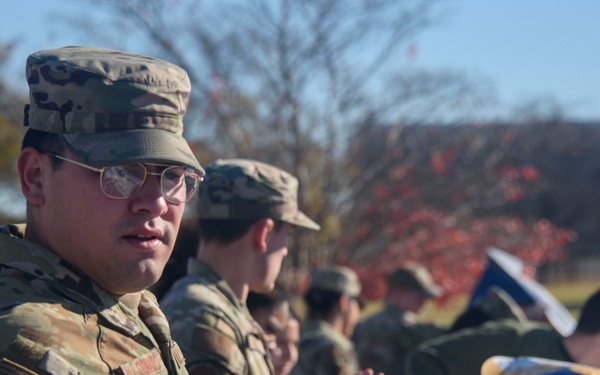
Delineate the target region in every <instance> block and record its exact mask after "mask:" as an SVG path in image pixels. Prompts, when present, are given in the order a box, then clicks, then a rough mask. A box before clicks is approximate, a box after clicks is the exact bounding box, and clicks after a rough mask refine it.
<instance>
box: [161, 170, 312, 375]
mask: <svg viewBox="0 0 600 375" xmlns="http://www.w3.org/2000/svg"><path fill="white" fill-rule="evenodd" d="M297 191H298V180H297V179H296V178H295V177H293V176H292V175H290V174H289V173H287V172H285V171H283V170H281V169H279V168H275V167H273V166H271V165H268V164H265V163H261V162H258V161H253V160H246V159H226V160H218V161H216V162H215V163H213V164H211V165H209V166H208V167H207V168H206V178H205V181H204V183H203V184H202V186H201V188H200V190H199V193H198V211H197V212H198V216H199V217H200V220H199V236H200V244H199V248H198V252H197V255H196V258H194V259H190V260H189V263H188V275H187V276H186V277H184V278H182V279H180V280H179V281H177V282H176V283H175V284H174V285H173V287H172V288H171V290H170V291H169V292H168V293H167V294H166V295H165V297H164V298H163V300H162V301H161V306H162V307H163V310H164V311H165V314H166V315H167V318H168V319H169V322H170V323H171V327H172V332H173V337H174V338H175V339H176V340H177V341H178V342H179V344H180V345H181V348H182V351H183V352H184V355H185V357H186V361H187V366H188V370H189V372H190V373H191V374H253V375H258V374H261V375H262V374H272V373H273V366H272V363H271V360H270V359H269V357H268V352H267V343H266V342H265V336H264V333H263V331H262V329H261V328H260V327H259V325H258V324H257V323H256V322H255V321H254V319H253V318H252V316H251V315H250V313H249V311H248V309H247V307H246V305H245V302H246V298H247V296H248V293H249V292H250V291H253V292H257V293H266V292H269V291H270V290H272V289H273V287H274V286H275V281H276V279H277V276H278V274H279V270H280V268H281V263H282V261H283V258H284V257H285V256H286V254H287V251H288V250H287V246H286V237H287V235H288V232H289V231H290V230H291V229H292V228H293V227H294V226H297V227H304V228H308V229H314V230H318V229H319V225H317V224H316V223H315V222H314V221H312V220H311V219H309V218H308V217H307V216H306V215H304V214H303V213H302V212H301V211H299V210H298V203H297Z"/></svg>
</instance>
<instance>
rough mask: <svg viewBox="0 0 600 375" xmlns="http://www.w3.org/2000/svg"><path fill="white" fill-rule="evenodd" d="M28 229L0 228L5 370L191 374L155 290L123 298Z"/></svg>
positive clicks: (0, 368)
mask: <svg viewBox="0 0 600 375" xmlns="http://www.w3.org/2000/svg"><path fill="white" fill-rule="evenodd" d="M24 230H25V226H14V225H4V226H1V227H0V373H2V374H61V375H62V374H69V375H71V374H85V375H88V374H92V375H93V374H123V375H134V374H136V375H137V374H139V375H142V374H144V375H148V374H173V375H174V374H187V371H186V369H185V361H184V359H183V355H182V354H181V351H180V350H179V348H178V347H177V345H176V344H175V343H174V342H173V341H172V340H171V339H170V334H169V329H168V323H167V320H166V319H165V316H164V315H163V314H162V313H161V311H160V309H159V307H158V304H157V303H156V299H155V298H154V295H152V294H151V293H149V292H142V293H140V294H137V295H127V296H124V297H123V298H119V299H117V298H116V297H115V296H113V295H111V294H109V293H107V292H106V291H104V290H102V289H101V288H100V287H98V286H97V285H96V284H94V283H93V282H92V281H91V280H90V279H89V278H88V277H86V276H85V275H84V274H82V273H81V272H80V271H79V270H77V269H76V268H75V267H73V266H72V265H70V264H69V263H67V262H65V261H64V260H63V259H61V258H59V257H58V256H57V255H56V254H54V253H53V252H51V251H49V250H48V249H46V248H43V247H41V246H39V245H36V244H34V243H32V242H29V241H27V240H24V239H22V237H23V234H24ZM130 297H132V298H131V299H132V300H133V301H136V303H137V301H139V304H133V306H129V307H128V305H132V303H128V304H126V303H125V302H126V301H129V300H130ZM130 307H131V308H130ZM136 308H137V312H136V311H135V309H136Z"/></svg>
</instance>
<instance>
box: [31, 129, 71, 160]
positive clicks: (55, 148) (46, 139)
mask: <svg viewBox="0 0 600 375" xmlns="http://www.w3.org/2000/svg"><path fill="white" fill-rule="evenodd" d="M27 147H33V148H35V149H36V150H38V151H39V152H49V153H51V154H55V155H62V154H63V153H64V152H65V145H64V144H63V143H62V142H61V141H60V138H59V136H58V134H55V133H48V132H43V131H40V130H35V129H28V130H27V132H26V133H25V136H24V137H23V143H21V150H24V149H25V148H27ZM61 163H62V160H60V159H58V158H52V166H53V167H54V168H56V167H58V166H59V165H60V164H61Z"/></svg>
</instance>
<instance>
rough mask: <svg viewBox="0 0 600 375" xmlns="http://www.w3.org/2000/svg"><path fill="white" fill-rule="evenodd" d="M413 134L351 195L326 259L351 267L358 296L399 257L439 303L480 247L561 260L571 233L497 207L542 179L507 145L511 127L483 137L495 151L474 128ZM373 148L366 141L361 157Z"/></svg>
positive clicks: (466, 288) (482, 252) (481, 254)
mask: <svg viewBox="0 0 600 375" xmlns="http://www.w3.org/2000/svg"><path fill="white" fill-rule="evenodd" d="M438 130H439V129H438ZM415 134H416V135H415ZM423 134H424V136H423V139H419V138H417V136H418V134H417V133H414V134H412V135H414V136H415V139H411V142H412V143H410V142H408V141H405V142H406V143H405V144H403V145H404V148H402V147H400V146H398V145H396V146H394V148H393V149H394V150H395V151H394V152H393V153H391V154H388V155H389V156H388V164H387V167H386V168H384V169H382V173H380V174H379V175H377V177H376V178H373V180H372V181H370V188H369V189H368V190H367V192H366V193H365V192H363V194H362V195H361V196H360V202H361V204H359V205H358V207H357V209H356V211H355V212H354V215H355V216H354V217H353V218H354V219H355V224H354V226H352V228H354V229H353V230H350V231H348V233H346V236H345V238H344V239H343V240H342V246H341V247H342V249H343V250H342V251H341V252H340V254H338V257H337V259H336V262H337V263H343V264H346V265H348V266H350V267H351V268H353V269H354V270H356V272H357V273H358V274H359V276H360V278H361V281H362V283H363V290H364V295H365V296H366V297H367V298H369V299H380V298H382V297H383V296H384V294H385V291H386V286H385V279H386V276H387V275H388V274H389V273H390V272H392V271H393V270H394V269H395V268H396V267H398V266H400V265H402V264H403V263H405V262H407V261H416V262H419V263H421V264H423V265H424V266H425V267H427V268H428V269H429V270H430V271H431V273H432V275H433V277H434V279H435V281H436V282H437V283H439V284H440V285H441V286H442V287H443V288H444V290H445V292H446V293H445V296H444V298H442V300H441V301H440V302H444V300H448V299H450V298H451V297H453V296H456V295H458V294H462V293H464V292H467V293H468V292H470V291H471V290H472V288H473V287H474V286H475V283H476V282H477V281H478V280H479V277H480V275H481V273H482V271H483V270H484V267H485V265H486V250H487V249H488V248H489V247H492V246H493V247H498V248H501V249H503V250H506V251H508V252H509V253H512V254H513V255H515V256H517V257H519V258H520V259H522V260H523V261H524V262H525V264H526V265H527V266H530V267H532V268H535V266H538V265H541V264H544V263H547V262H560V261H564V260H565V259H566V256H567V254H566V248H567V246H568V245H569V244H570V243H571V242H573V241H575V240H576V238H577V235H576V234H575V232H573V231H571V230H568V229H564V228H559V227H557V226H556V225H554V224H552V223H551V222H550V221H549V220H547V219H544V218H539V217H535V216H532V215H529V216H528V217H527V216H525V217H521V216H519V215H518V214H517V212H514V211H511V209H509V208H507V207H510V205H515V204H519V203H520V202H524V201H526V200H527V199H529V198H530V197H531V196H532V195H535V194H537V192H538V191H539V190H540V189H542V188H543V187H544V183H546V182H547V180H546V179H545V176H544V175H543V173H542V171H540V169H539V168H538V167H537V166H536V165H534V164H532V163H523V162H520V161H519V159H518V158H516V157H515V156H514V154H511V153H510V152H508V150H511V147H514V145H513V142H517V141H519V140H520V138H518V137H517V136H516V132H515V131H514V130H513V129H509V130H507V131H506V132H505V133H504V135H503V136H501V137H498V138H490V139H498V140H501V141H502V142H504V143H503V144H502V147H505V148H506V152H505V153H502V154H499V153H498V152H493V150H492V149H489V150H488V149H485V148H484V147H482V145H485V142H489V139H488V140H485V139H483V138H481V137H480V136H478V135H467V136H464V137H462V138H456V139H454V140H453V139H451V137H444V136H443V135H439V134H435V133H434V132H433V130H432V129H427V130H424V131H423ZM432 139H434V140H438V141H439V142H438V143H432V142H431V140H432ZM398 149H402V150H403V152H399V151H398ZM375 150H376V149H370V151H369V152H371V154H369V155H370V156H371V157H372V155H373V153H374V152H375ZM459 150H460V151H459ZM496 151H498V150H496ZM497 155H501V157H497ZM486 158H487V159H486ZM473 161H476V162H475V163H474V162H473Z"/></svg>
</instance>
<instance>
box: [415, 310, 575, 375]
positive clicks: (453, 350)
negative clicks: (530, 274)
mask: <svg viewBox="0 0 600 375" xmlns="http://www.w3.org/2000/svg"><path fill="white" fill-rule="evenodd" d="M495 355H503V356H509V357H520V356H529V357H542V358H548V359H554V360H558V361H566V362H573V359H572V358H570V357H569V355H568V354H567V351H566V350H565V347H564V346H563V345H562V336H561V335H560V334H559V333H558V332H556V331H555V330H554V329H553V328H552V327H550V326H548V325H546V324H542V323H534V322H526V323H522V322H518V321H516V320H514V319H509V320H493V321H490V322H488V323H484V324H483V325H481V326H478V327H473V328H465V329H462V330H459V331H456V332H455V333H451V334H448V335H444V336H440V337H438V338H434V339H432V340H428V341H426V342H424V343H423V344H421V345H420V346H418V347H417V349H415V350H413V351H412V352H410V353H409V354H408V356H407V357H406V366H405V370H406V374H408V375H425V374H427V375H465V374H479V373H480V371H481V367H482V365H483V363H484V362H485V361H486V360H487V359H488V358H490V357H492V356H495Z"/></svg>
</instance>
